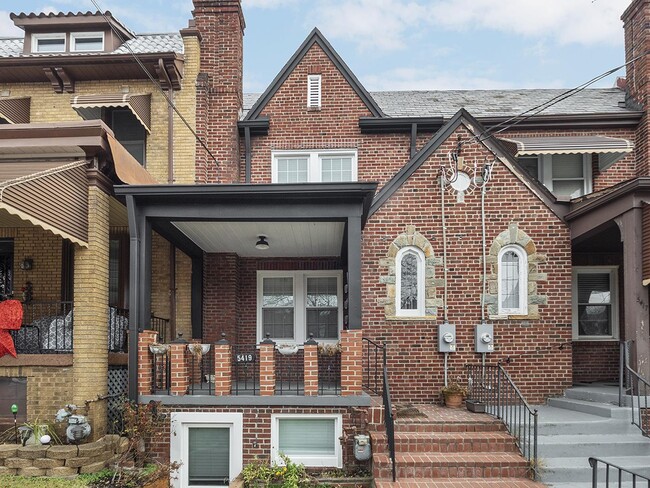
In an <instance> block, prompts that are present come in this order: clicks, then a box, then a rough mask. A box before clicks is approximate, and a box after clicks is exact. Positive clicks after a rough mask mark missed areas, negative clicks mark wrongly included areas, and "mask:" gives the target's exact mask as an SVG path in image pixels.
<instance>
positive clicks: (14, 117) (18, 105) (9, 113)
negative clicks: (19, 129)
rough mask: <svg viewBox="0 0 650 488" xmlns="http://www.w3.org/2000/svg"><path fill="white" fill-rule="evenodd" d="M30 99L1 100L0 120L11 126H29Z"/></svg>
mask: <svg viewBox="0 0 650 488" xmlns="http://www.w3.org/2000/svg"><path fill="white" fill-rule="evenodd" d="M30 101H31V98H30V97H21V98H0V119H5V120H6V121H7V122H9V123H10V124H28V123H29V107H30Z"/></svg>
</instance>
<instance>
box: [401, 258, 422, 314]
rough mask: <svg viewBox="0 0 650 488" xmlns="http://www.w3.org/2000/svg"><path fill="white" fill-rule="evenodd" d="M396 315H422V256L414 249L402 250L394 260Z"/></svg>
mask: <svg viewBox="0 0 650 488" xmlns="http://www.w3.org/2000/svg"><path fill="white" fill-rule="evenodd" d="M396 261H397V263H396V265H397V266H396V269H397V273H396V287H397V289H396V302H397V303H396V314H397V315H403V316H413V317H414V316H422V315H424V254H423V253H422V251H421V250H420V249H418V248H416V247H408V248H403V249H402V250H400V252H399V253H398V254H397V258H396Z"/></svg>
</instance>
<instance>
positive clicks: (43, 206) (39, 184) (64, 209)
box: [0, 160, 88, 247]
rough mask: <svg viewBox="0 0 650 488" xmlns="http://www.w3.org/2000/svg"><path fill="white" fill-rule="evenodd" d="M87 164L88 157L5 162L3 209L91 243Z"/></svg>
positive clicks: (1, 168) (0, 166) (1, 167)
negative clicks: (62, 160) (67, 160)
mask: <svg viewBox="0 0 650 488" xmlns="http://www.w3.org/2000/svg"><path fill="white" fill-rule="evenodd" d="M87 165H88V162H87V161H85V160H84V161H73V162H68V163H61V162H51V161H48V162H4V161H3V162H1V163H0V212H3V211H4V212H6V213H8V214H10V215H12V216H14V217H18V218H20V219H21V220H23V221H25V222H29V223H31V224H33V225H37V226H39V227H42V228H43V229H45V230H48V231H50V232H52V233H54V234H56V235H58V236H61V237H63V238H65V239H68V240H70V241H72V242H74V243H76V244H79V245H80V246H84V247H87V246H88V179H87V176H86V166H87ZM5 215H6V214H5Z"/></svg>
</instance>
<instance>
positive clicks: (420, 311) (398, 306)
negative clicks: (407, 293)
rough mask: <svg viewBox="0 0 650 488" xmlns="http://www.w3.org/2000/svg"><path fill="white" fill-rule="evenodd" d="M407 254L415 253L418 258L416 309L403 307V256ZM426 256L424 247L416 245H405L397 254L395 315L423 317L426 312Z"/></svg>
mask: <svg viewBox="0 0 650 488" xmlns="http://www.w3.org/2000/svg"><path fill="white" fill-rule="evenodd" d="M405 254H414V255H415V257H416V258H417V262H418V264H417V266H418V270H417V271H418V273H417V280H418V307H417V309H415V310H405V309H402V300H401V297H402V257H404V255H405ZM424 268H425V257H424V253H423V252H422V249H419V248H417V247H414V246H407V247H403V248H402V249H400V250H399V251H398V252H397V256H395V315H396V316H398V317H423V316H424V314H425V306H424V304H425V303H424V300H425V293H426V290H425V288H426V287H425V282H424Z"/></svg>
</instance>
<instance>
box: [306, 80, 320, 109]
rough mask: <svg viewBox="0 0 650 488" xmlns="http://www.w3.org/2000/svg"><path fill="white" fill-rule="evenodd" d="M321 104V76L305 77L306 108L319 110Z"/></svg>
mask: <svg viewBox="0 0 650 488" xmlns="http://www.w3.org/2000/svg"><path fill="white" fill-rule="evenodd" d="M320 104H321V76H320V75H309V76H308V77H307V108H320Z"/></svg>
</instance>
